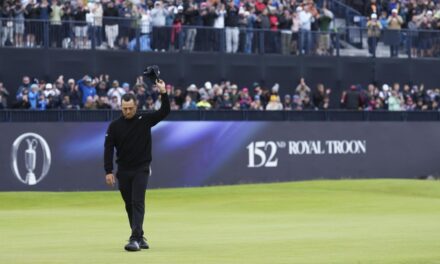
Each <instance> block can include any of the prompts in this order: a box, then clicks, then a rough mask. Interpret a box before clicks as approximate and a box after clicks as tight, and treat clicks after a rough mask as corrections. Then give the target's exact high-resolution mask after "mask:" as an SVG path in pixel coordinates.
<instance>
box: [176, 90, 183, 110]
mask: <svg viewBox="0 0 440 264" xmlns="http://www.w3.org/2000/svg"><path fill="white" fill-rule="evenodd" d="M174 100H175V101H176V104H177V105H178V106H179V108H180V109H182V105H183V102H184V101H185V97H184V96H183V93H182V90H181V89H176V90H175V91H174Z"/></svg>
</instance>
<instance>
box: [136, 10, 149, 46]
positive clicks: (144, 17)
mask: <svg viewBox="0 0 440 264" xmlns="http://www.w3.org/2000/svg"><path fill="white" fill-rule="evenodd" d="M138 10H139V11H140V30H141V37H140V39H139V42H140V50H141V51H150V50H151V15H150V10H146V9H143V8H139V9H138Z"/></svg>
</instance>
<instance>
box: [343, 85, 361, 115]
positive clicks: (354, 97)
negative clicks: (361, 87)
mask: <svg viewBox="0 0 440 264" xmlns="http://www.w3.org/2000/svg"><path fill="white" fill-rule="evenodd" d="M341 106H342V108H345V109H351V110H362V99H361V94H360V92H359V91H358V89H357V87H356V85H352V86H351V87H350V89H348V91H344V92H343V94H342V98H341Z"/></svg>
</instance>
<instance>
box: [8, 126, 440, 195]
mask: <svg viewBox="0 0 440 264" xmlns="http://www.w3.org/2000/svg"><path fill="white" fill-rule="evenodd" d="M107 126H108V123H102V122H101V123H100V122H96V123H0V131H1V137H0V160H1V162H0V191H17V190H26V191H32V190H48V191H73V190H107V189H108V188H107V186H106V185H105V181H104V174H105V173H104V169H103V146H104V136H105V131H106V129H107ZM439 135H440V123H436V122H420V123H414V122H412V123H405V122H235V121H231V122H220V121H213V122H200V121H198V122H186V121H182V122H162V123H160V124H159V125H157V126H156V127H155V128H154V129H153V163H152V171H153V174H152V176H151V179H150V185H149V188H166V187H186V186H207V185H222V184H240V183H260V182H280V181H296V180H312V179H340V178H418V177H424V176H428V175H438V174H439V173H440V162H439V161H438V159H439V157H440V155H439V154H440V140H438V139H439Z"/></svg>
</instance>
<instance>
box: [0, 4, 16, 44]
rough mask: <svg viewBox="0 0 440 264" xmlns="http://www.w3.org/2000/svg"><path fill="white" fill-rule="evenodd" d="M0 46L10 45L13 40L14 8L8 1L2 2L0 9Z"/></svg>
mask: <svg viewBox="0 0 440 264" xmlns="http://www.w3.org/2000/svg"><path fill="white" fill-rule="evenodd" d="M0 5H1V2H0ZM0 19H1V20H0V22H1V24H2V27H0V29H2V30H1V31H2V32H0V40H1V41H0V46H12V45H13V42H14V20H13V19H14V9H13V7H11V5H10V3H9V2H6V1H5V2H4V3H3V5H2V9H1V10H0Z"/></svg>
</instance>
